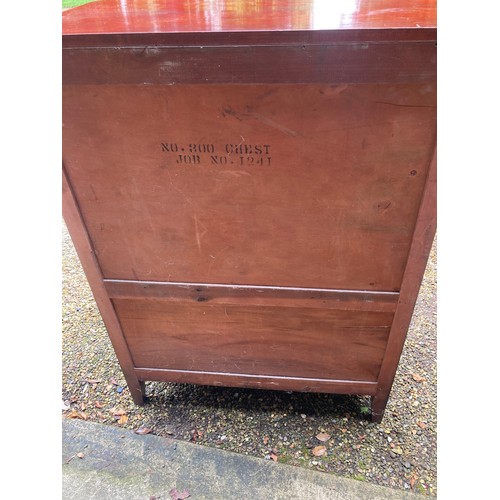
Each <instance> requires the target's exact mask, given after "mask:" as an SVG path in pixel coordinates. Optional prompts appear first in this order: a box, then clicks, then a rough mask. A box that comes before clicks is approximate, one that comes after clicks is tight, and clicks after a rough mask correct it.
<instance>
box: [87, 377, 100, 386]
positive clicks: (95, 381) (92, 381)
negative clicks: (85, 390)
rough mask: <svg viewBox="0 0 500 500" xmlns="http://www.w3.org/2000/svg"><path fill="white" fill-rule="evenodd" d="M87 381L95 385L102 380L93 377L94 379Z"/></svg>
mask: <svg viewBox="0 0 500 500" xmlns="http://www.w3.org/2000/svg"><path fill="white" fill-rule="evenodd" d="M85 382H88V383H89V384H92V385H94V384H98V383H99V382H100V380H96V379H93V378H92V379H87V380H85Z"/></svg>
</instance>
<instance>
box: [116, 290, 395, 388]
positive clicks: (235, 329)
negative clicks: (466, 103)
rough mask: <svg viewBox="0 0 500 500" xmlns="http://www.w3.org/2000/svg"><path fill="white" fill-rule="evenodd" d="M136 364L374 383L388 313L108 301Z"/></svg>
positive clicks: (383, 345)
mask: <svg viewBox="0 0 500 500" xmlns="http://www.w3.org/2000/svg"><path fill="white" fill-rule="evenodd" d="M113 303H114V306H115V309H116V311H117V314H118V316H119V318H120V323H121V326H122V328H123V332H124V334H125V338H126V340H127V344H128V345H129V347H130V351H131V353H132V356H133V360H134V365H135V366H136V367H138V368H166V369H178V370H180V369H183V370H198V371H206V372H236V373H252V374H255V375H277V376H285V377H286V376H296V375H297V374H300V376H301V377H306V378H326V379H345V380H361V381H363V380H364V381H370V382H375V381H376V380H377V377H378V373H379V370H380V365H381V362H382V357H383V355H384V351H385V345H386V342H387V336H388V335H389V329H390V326H391V324H392V318H393V314H391V313H377V312H359V311H356V312H352V311H337V310H324V309H309V308H306V307H300V308H297V309H296V310H295V311H294V312H293V313H291V312H290V311H289V310H288V309H287V308H282V307H279V306H278V307H276V306H268V305H265V306H251V305H248V304H245V305H241V306H240V305H222V304H212V303H210V302H198V303H193V302H189V303H170V302H167V301H162V300H151V299H149V300H131V299H115V300H113Z"/></svg>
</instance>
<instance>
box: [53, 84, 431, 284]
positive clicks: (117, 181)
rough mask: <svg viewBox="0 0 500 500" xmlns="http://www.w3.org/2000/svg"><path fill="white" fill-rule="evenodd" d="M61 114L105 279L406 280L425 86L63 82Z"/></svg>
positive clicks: (425, 115)
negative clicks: (195, 149) (198, 149)
mask: <svg viewBox="0 0 500 500" xmlns="http://www.w3.org/2000/svg"><path fill="white" fill-rule="evenodd" d="M63 118H64V129H63V141H64V144H65V147H64V161H65V164H66V166H67V169H68V173H69V176H70V178H71V180H72V182H73V184H74V186H75V193H76V196H77V199H78V202H79V204H80V207H81V210H82V214H83V218H84V220H85V224H86V227H87V229H88V231H89V233H90V235H91V238H92V241H93V244H94V248H95V250H96V252H97V255H98V258H99V262H100V265H101V268H102V270H103V274H104V276H105V278H107V279H132V280H134V279H135V280H139V281H176V282H194V283H220V284H234V283H240V284H247V285H273V286H292V287H309V288H339V289H354V290H382V291H398V290H399V287H400V284H401V279H402V275H403V271H404V267H405V263H406V257H407V255H408V251H409V248H410V243H411V238H412V234H413V228H414V225H415V221H416V217H417V212H418V206H419V203H420V197H421V193H422V191H423V187H424V182H425V176H426V171H427V168H428V165H429V160H430V157H431V156H432V146H431V144H433V140H434V136H435V118H436V108H435V87H433V86H432V85H427V84H418V85H389V86H388V85H348V86H329V85H291V84H289V85H257V86H253V85H248V86H246V85H245V86H243V85H240V86H221V85H216V86H214V85H207V86H201V85H197V86H189V85H179V86H147V87H144V86H129V85H120V86H111V85H110V86H65V88H64V105H63ZM163 143H168V144H175V148H174V149H176V152H165V151H163V150H162V144H163ZM191 143H195V145H198V144H201V145H205V144H207V145H209V146H212V147H213V148H214V151H215V153H213V154H212V153H200V154H198V153H196V154H195V155H194V156H196V157H199V158H200V160H199V163H186V162H184V161H183V162H181V163H179V158H185V157H186V156H188V157H189V158H191V157H192V156H193V155H191V154H190V152H189V148H190V144H191ZM228 145H229V147H230V148H233V149H230V151H231V152H230V153H228V152H227V151H228V150H227V148H228ZM256 145H258V146H259V147H260V153H256V154H240V152H234V151H235V150H237V148H240V149H239V150H238V151H240V150H241V148H246V147H249V148H252V147H253V150H256V147H255V146H256ZM266 147H267V150H266V149H265V148H266ZM171 149H172V148H171ZM182 150H184V151H182ZM248 151H252V150H251V149H248ZM266 151H267V153H268V154H266ZM213 156H215V157H216V158H217V161H218V163H214V162H213V158H212V157H213ZM248 158H250V159H253V161H254V164H249V163H247V161H248V160H247V159H248ZM268 159H269V160H268ZM223 160H224V162H223ZM242 161H243V164H242V163H241V162H242ZM257 161H263V162H264V164H262V165H259V164H257V163H255V162H257ZM268 161H269V163H267V162H268Z"/></svg>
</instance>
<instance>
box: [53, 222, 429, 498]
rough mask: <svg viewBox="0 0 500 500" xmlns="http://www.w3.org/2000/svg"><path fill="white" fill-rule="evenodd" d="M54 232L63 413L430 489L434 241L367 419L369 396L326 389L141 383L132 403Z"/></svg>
mask: <svg viewBox="0 0 500 500" xmlns="http://www.w3.org/2000/svg"><path fill="white" fill-rule="evenodd" d="M62 239H63V259H62V260H63V291H62V293H63V307H62V311H63V319H62V320H63V323H62V325H63V326H62V333H63V339H62V362H63V368H62V373H63V380H62V399H63V416H64V417H65V418H82V419H85V420H88V421H93V422H100V423H103V424H106V425H113V426H120V427H123V428H128V429H134V430H135V431H136V432H139V433H148V432H150V433H152V434H155V435H158V436H168V437H171V438H175V439H179V440H185V441H191V442H195V443H197V444H200V445H204V446H211V447H217V448H222V449H225V450H230V451H233V452H237V453H243V454H246V455H253V456H256V457H261V458H262V459H263V460H266V459H267V460H274V461H278V462H282V463H287V464H291V465H295V466H299V467H306V468H310V469H315V470H319V471H324V472H325V473H334V474H337V475H340V476H344V477H348V478H354V479H357V480H360V481H367V482H370V483H374V484H378V485H382V486H389V487H392V488H396V489H398V488H399V489H405V490H413V491H415V492H417V493H421V494H423V495H433V496H435V495H437V489H436V480H437V477H436V475H437V471H436V392H437V391H436V245H435V244H434V246H433V249H432V253H431V257H430V259H429V263H428V266H427V270H426V274H425V278H424V282H423V285H422V287H421V290H420V295H419V299H418V302H417V305H416V307H415V313H414V315H413V320H412V323H411V326H410V331H409V333H408V337H407V341H406V345H405V349H404V351H403V355H402V358H401V362H400V365H399V369H398V372H397V374H396V379H395V382H394V385H393V388H392V392H391V397H390V398H389V403H388V405H387V409H386V413H385V417H384V419H383V421H382V423H381V424H373V423H371V422H370V421H369V420H368V418H367V415H366V412H367V409H368V407H369V401H368V398H364V397H353V396H340V395H328V394H305V393H284V392H275V391H261V390H250V389H248V390H246V389H243V390H242V389H233V388H220V387H203V386H193V385H187V384H165V383H158V382H149V383H147V384H146V387H147V395H148V397H149V403H148V404H146V405H145V406H144V407H138V406H135V405H134V403H133V402H132V399H131V397H130V395H129V392H128V389H127V387H126V384H125V380H124V378H123V375H122V374H121V371H120V368H119V365H118V362H117V359H116V356H115V354H114V351H113V348H112V346H111V343H110V341H109V339H108V336H107V333H106V329H105V327H104V324H103V322H102V320H101V317H100V314H99V311H98V309H97V307H96V304H95V301H94V299H93V296H92V293H91V291H90V288H89V286H88V284H87V281H86V278H85V275H84V274H83V271H82V268H81V266H80V263H79V261H78V258H77V256H76V253H75V250H74V248H73V244H72V242H71V238H70V237H69V234H68V232H67V229H66V226H65V225H64V224H63V238H62ZM318 446H324V447H325V448H324V449H322V448H317V447H318ZM321 452H323V453H324V454H322V455H321V456H316V455H317V454H320V453H321Z"/></svg>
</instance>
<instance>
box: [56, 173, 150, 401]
mask: <svg viewBox="0 0 500 500" xmlns="http://www.w3.org/2000/svg"><path fill="white" fill-rule="evenodd" d="M62 194H63V215H64V220H65V222H66V225H67V227H68V231H69V232H70V234H71V238H72V240H73V243H74V245H75V249H76V251H77V254H78V257H79V259H80V262H81V264H82V267H83V270H84V272H85V275H86V276H87V279H88V281H89V285H90V288H91V290H92V293H93V295H94V298H95V301H96V304H97V307H98V308H99V312H100V313H101V316H102V319H103V321H104V324H105V326H106V329H107V331H108V334H109V337H110V340H111V343H112V344H113V348H114V350H115V352H116V355H117V357H118V362H119V364H120V367H121V369H122V371H123V375H124V377H125V380H126V382H127V385H128V387H129V389H130V393H131V396H132V398H133V400H134V402H135V403H136V404H138V405H142V404H143V403H144V385H143V384H142V383H141V382H140V381H139V379H138V378H137V376H136V374H135V372H134V365H133V362H132V358H131V356H130V351H129V349H128V346H127V343H126V341H125V339H124V336H123V332H122V329H121V326H120V324H119V321H118V319H117V317H116V313H115V310H114V308H113V305H112V303H111V301H110V299H109V297H108V295H107V293H106V290H105V288H104V283H103V279H102V274H101V271H100V268H99V263H98V261H97V259H96V257H95V252H94V249H93V248H92V242H91V241H90V239H89V237H88V234H87V231H86V230H85V224H84V223H83V221H82V218H81V214H80V210H79V207H78V205H77V203H76V201H75V197H74V194H73V190H72V187H71V185H70V183H69V182H68V178H67V175H66V172H65V170H64V167H63V172H62Z"/></svg>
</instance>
